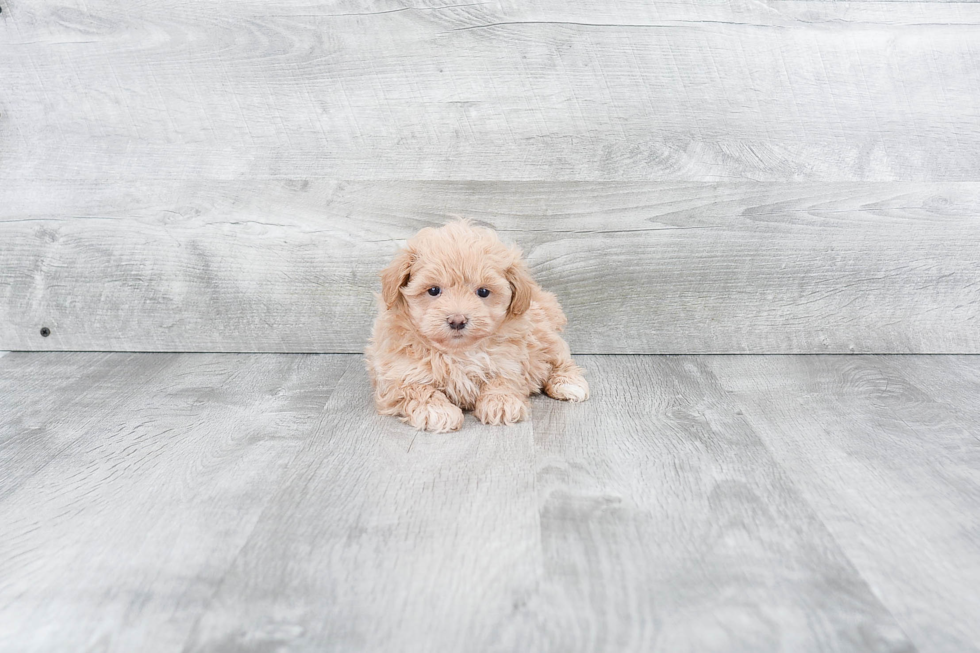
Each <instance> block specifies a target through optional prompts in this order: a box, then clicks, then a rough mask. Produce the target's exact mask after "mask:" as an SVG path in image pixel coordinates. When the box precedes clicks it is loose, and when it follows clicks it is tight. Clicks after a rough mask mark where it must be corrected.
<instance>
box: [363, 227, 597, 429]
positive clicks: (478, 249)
mask: <svg viewBox="0 0 980 653" xmlns="http://www.w3.org/2000/svg"><path fill="white" fill-rule="evenodd" d="M378 299H379V303H378V317H377V319H376V320H375V322H374V330H373V333H372V335H371V342H370V344H369V345H368V348H367V364H368V372H369V374H370V376H371V384H372V385H373V387H374V399H375V403H376V405H377V408H378V412H379V413H381V414H382V415H396V416H398V417H401V418H402V419H403V420H404V421H406V422H408V423H409V424H411V425H412V426H414V427H416V428H418V429H426V430H429V431H440V432H442V431H455V430H456V429H458V428H460V427H461V426H462V425H463V410H472V411H473V414H474V415H476V417H477V418H479V420H480V421H481V422H483V423H484V424H512V423H514V422H518V421H520V420H522V419H524V418H525V417H527V415H528V411H529V410H530V402H529V401H528V397H529V395H532V394H536V393H538V392H541V391H542V390H544V392H545V393H547V394H548V396H549V397H554V398H555V399H564V400H567V401H584V400H585V399H587V398H588V396H589V385H588V383H586V381H585V378H583V376H582V370H581V369H580V368H579V367H578V366H577V365H576V364H575V363H574V362H573V361H572V357H571V355H570V353H569V350H568V345H567V344H566V343H565V341H564V340H562V338H561V336H559V335H558V332H559V331H561V330H562V327H564V326H565V322H566V319H565V314H564V313H562V310H561V306H559V305H558V300H557V299H555V296H554V295H552V294H551V293H549V292H545V291H544V290H542V289H541V288H540V287H539V286H538V284H536V283H535V282H534V280H533V279H531V276H530V274H529V273H528V270H527V266H526V265H525V264H524V261H522V260H521V252H520V250H518V249H516V248H512V247H507V246H505V245H504V244H503V243H501V242H500V240H499V239H498V238H497V234H496V233H495V232H493V231H492V230H490V229H484V228H481V227H476V226H473V225H471V224H470V223H469V222H466V221H459V222H452V223H449V224H447V225H445V226H444V227H441V228H439V229H432V228H426V229H422V230H421V231H420V232H419V233H418V234H417V235H415V237H413V238H412V239H411V240H409V241H408V244H407V245H406V247H405V249H403V250H401V251H400V252H399V253H398V255H397V256H395V259H394V260H393V261H392V262H391V264H390V265H389V266H388V267H387V268H385V269H384V271H382V272H381V295H380V296H379V298H378Z"/></svg>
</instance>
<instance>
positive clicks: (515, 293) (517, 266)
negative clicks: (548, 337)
mask: <svg viewBox="0 0 980 653" xmlns="http://www.w3.org/2000/svg"><path fill="white" fill-rule="evenodd" d="M504 276H506V277H507V283H509V284H510V292H511V296H510V306H509V307H508V308H507V312H508V313H510V314H511V315H523V314H524V313H526V312H527V309H529V308H531V295H532V294H533V293H534V280H533V279H531V273H530V272H528V270H527V265H525V264H524V261H522V260H520V259H518V260H517V261H515V262H514V263H513V265H511V266H510V267H509V268H507V272H506V273H505V275H504Z"/></svg>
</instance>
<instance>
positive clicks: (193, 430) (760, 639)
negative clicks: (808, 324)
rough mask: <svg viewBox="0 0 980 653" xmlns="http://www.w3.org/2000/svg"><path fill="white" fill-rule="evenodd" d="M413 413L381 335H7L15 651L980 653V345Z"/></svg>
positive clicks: (796, 361)
mask: <svg viewBox="0 0 980 653" xmlns="http://www.w3.org/2000/svg"><path fill="white" fill-rule="evenodd" d="M580 362H581V363H582V364H583V366H584V367H585V368H587V370H588V372H589V378H590V380H591V383H592V387H593V399H592V400H590V401H589V402H587V403H585V404H580V405H570V404H562V403H558V402H554V401H551V400H549V399H547V398H537V399H536V400H535V401H534V403H533V419H532V421H529V422H527V423H523V424H520V425H518V426H514V427H509V428H502V427H498V428H491V427H484V426H482V425H480V424H478V423H477V422H476V421H475V420H473V418H472V417H469V416H468V417H467V421H466V424H465V426H464V428H463V430H462V431H461V432H459V433H454V434H447V435H432V434H424V433H416V432H414V431H413V430H411V429H410V428H408V427H406V426H405V425H403V424H401V423H399V422H398V421H396V420H394V419H391V418H382V417H378V416H376V415H375V414H374V412H373V410H372V408H371V405H370V400H369V385H368V381H367V378H366V374H365V372H364V368H363V364H362V362H361V360H360V358H359V357H357V356H341V355H233V354H125V353H115V354H104V353H11V354H7V355H6V356H3V357H2V358H0V533H2V534H0V650H2V651H17V652H26V651H96V650H97V651H150V652H153V651H331V650H343V651H555V652H558V651H561V652H566V651H654V650H656V651H670V652H676V651H680V652H685V651H691V652H694V651H698V652H702V651H750V652H759V651H793V652H797V651H923V652H940V651H948V652H957V653H961V652H964V651H980V589H978V588H980V402H978V401H977V397H978V396H980V356H972V357H971V356H848V357H843V356H839V357H836V356H718V357H712V356H703V357H701V356H686V357H683V356H682V357H653V356H648V357H642V356H632V357H631V356H591V357H581V358H580Z"/></svg>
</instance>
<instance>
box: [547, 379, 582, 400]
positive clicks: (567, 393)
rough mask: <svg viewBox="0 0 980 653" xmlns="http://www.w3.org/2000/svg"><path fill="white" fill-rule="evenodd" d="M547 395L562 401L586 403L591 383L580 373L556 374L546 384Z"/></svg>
mask: <svg viewBox="0 0 980 653" xmlns="http://www.w3.org/2000/svg"><path fill="white" fill-rule="evenodd" d="M544 391H545V393H546V394H547V395H548V396H549V397H551V398H552V399H560V400H562V401H585V400H586V399H588V398H589V382H588V381H586V380H585V378H584V377H583V376H582V375H581V374H578V373H571V374H554V375H552V377H551V378H550V379H548V382H547V383H545V384H544Z"/></svg>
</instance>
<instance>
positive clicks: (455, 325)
mask: <svg viewBox="0 0 980 653" xmlns="http://www.w3.org/2000/svg"><path fill="white" fill-rule="evenodd" d="M446 322H447V323H448V324H449V328H450V329H452V330H453V331H462V330H463V329H465V328H466V323H467V322H469V320H468V319H467V318H466V316H465V315H450V316H449V317H447V318H446Z"/></svg>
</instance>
